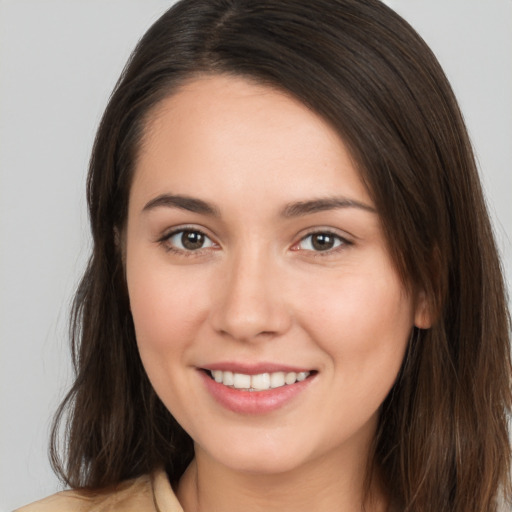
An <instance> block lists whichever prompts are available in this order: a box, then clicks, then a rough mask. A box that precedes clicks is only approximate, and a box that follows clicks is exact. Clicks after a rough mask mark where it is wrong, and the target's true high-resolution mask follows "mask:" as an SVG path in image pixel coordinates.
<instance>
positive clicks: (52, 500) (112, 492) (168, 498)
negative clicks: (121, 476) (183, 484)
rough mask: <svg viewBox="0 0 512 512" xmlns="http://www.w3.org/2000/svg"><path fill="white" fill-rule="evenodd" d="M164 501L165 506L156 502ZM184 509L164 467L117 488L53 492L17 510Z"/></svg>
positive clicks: (125, 511) (146, 511)
mask: <svg viewBox="0 0 512 512" xmlns="http://www.w3.org/2000/svg"><path fill="white" fill-rule="evenodd" d="M157 500H158V501H162V500H163V501H164V502H165V503H166V506H165V508H160V507H159V506H158V504H157V503H156V502H157ZM158 511H161V512H164V511H165V512H182V508H181V507H180V505H179V503H178V500H177V499H176V497H175V496H174V493H173V492H172V489H171V486H170V484H169V482H168V480H167V477H166V476H165V472H163V471H162V470H158V471H155V472H154V473H152V474H151V475H144V476H141V477H139V478H135V479H133V480H127V481H125V482H122V483H120V484H118V485H116V486H114V487H110V488H107V489H101V490H98V491H90V490H85V489H76V490H70V491H63V492H59V493H57V494H53V495H52V496H49V497H47V498H44V499H42V500H40V501H36V502H35V503H32V504H31V505H27V506H26V507H22V508H20V509H18V510H16V511H15V512H158Z"/></svg>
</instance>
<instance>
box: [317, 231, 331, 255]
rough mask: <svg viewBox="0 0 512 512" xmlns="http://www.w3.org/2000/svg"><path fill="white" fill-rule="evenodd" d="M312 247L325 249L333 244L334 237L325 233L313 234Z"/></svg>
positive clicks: (318, 249)
mask: <svg viewBox="0 0 512 512" xmlns="http://www.w3.org/2000/svg"><path fill="white" fill-rule="evenodd" d="M312 244H313V247H314V248H315V249H316V250H317V251H327V250H329V249H332V247H333V246H334V237H333V236H332V235H328V234H325V233H320V234H319V235H314V236H313V240H312Z"/></svg>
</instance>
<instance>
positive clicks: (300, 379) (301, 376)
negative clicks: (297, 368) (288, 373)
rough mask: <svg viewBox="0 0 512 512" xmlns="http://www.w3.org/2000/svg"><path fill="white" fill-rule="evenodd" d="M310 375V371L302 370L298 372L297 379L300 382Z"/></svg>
mask: <svg viewBox="0 0 512 512" xmlns="http://www.w3.org/2000/svg"><path fill="white" fill-rule="evenodd" d="M308 375H309V372H300V373H297V380H298V381H299V382H301V381H303V380H305V379H307V378H308Z"/></svg>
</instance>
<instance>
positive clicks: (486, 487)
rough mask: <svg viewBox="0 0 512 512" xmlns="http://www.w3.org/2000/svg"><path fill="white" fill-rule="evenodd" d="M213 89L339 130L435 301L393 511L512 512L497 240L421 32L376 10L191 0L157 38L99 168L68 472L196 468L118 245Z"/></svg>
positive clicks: (403, 253)
mask: <svg viewBox="0 0 512 512" xmlns="http://www.w3.org/2000/svg"><path fill="white" fill-rule="evenodd" d="M205 73H229V74H235V75H239V76H246V77H250V78H251V79H255V80H257V81H258V82H260V83H264V84H270V85H272V86H274V87H278V88H280V89H282V90H285V91H287V92H288V93H289V94H291V95H293V96H294V97H296V98H298V99H299V100H300V101H302V102H303V103H304V104H306V105H308V106H309V107H310V108H311V109H312V110H314V111H315V112H317V113H318V114H319V115H321V116H323V117H324V118H325V119H326V120H327V121H328V122H330V123H331V124H332V126H333V127H334V128H335V129H336V130H337V132H338V133H339V135H340V137H341V138H342V139H343V141H344V142H345V144H347V146H348V147H349V148H350V150H351V153H352V156H353V158H354V161H355V162H356V163H357V166H358V169H359V172H360V174H361V177H362V179H363V180H364V182H365V183H366V185H367V187H368V189H369V191H370V194H371V195H372V198H373V200H374V203H375V205H376V207H377V209H378V212H379V215H380V218H381V221H382V225H383V226H384V230H385V234H386V237H387V241H388V245H389V250H390V252H391V255H392V258H393V260H394V262H395V265H396V268H397V269H398V271H399V273H400V275H401V277H402V279H403V282H404V283H405V285H406V286H408V287H410V288H412V289H415V290H422V291H423V292H424V293H425V294H426V297H427V299H428V302H429V307H430V309H431V312H432V314H433V316H434V317H435V322H434V325H433V326H432V328H431V329H428V330H419V329H415V331H414V332H413V336H412V337H411V342H410V344H409V347H408V351H407V355H406V358H405V359H404V362H403V365H402V369H401V371H400V374H399V377H398V379H397V381H396V383H395V385H394V387H393V389H392V390H391V392H390V394H389V396H388V397H387V398H386V400H385V402H384V403H383V404H382V408H381V414H380V422H379V428H378V433H377V437H376V439H375V446H374V450H373V452H372V453H373V458H372V461H371V465H370V466H371V467H372V468H377V469H378V472H379V475H380V476H381V478H382V479H383V481H384V484H385V486H386V488H387V492H388V494H389V496H390V500H391V503H392V504H393V505H394V506H395V507H396V508H397V509H399V510H405V511H412V510H414V511H416V512H427V511H432V512H433V511H435V512H471V511H474V512H491V511H495V510H497V509H498V501H499V499H502V500H509V499H511V489H510V463H511V446H510V440H509V436H508V432H507V420H508V418H509V416H508V415H509V414H510V411H511V407H512V391H511V375H512V371H511V357H510V320H509V316H508V312H507V303H506V297H505V291H504V284H503V278H502V272H501V269H500V263H499V259H498V256H497V251H496V247H495V243H494V239H493V233H492V229H491V226H490V222H489V218H488V214H487V211H486V206H485V202H484V198H483V195H482V190H481V186H480V182H479V178H478V174H477V170H476V166H475V161H474V157H473V154H472V149H471V145H470V142H469V139H468V135H467V132H466V129H465V126H464V122H463V119H462V116H461V113H460V111H459V109H458V106H457V102H456V100H455V97H454V95H453V92H452V90H451V88H450V86H449V84H448V82H447V80H446V77H445V75H444V73H443V71H442V69H441V68H440V66H439V63H438V62H437V60H436V58H435V57H434V55H433V54H432V52H431V51H430V50H429V48H428V47H427V45H426V44H425V43H424V42H423V40H422V39H421V38H420V37H419V36H418V35H417V34H416V32H415V31H414V30H413V29H412V28H411V27H410V26H409V25H408V24H407V23H406V22H405V21H404V20H402V19H401V18H400V17H399V16H398V15H397V14H395V13H394V12H393V11H392V10H391V9H389V8H388V7H386V6H385V5H384V4H381V3H380V2H379V1H377V0H315V1H314V2H312V1H311V0H280V1H275V0H182V1H180V2H178V3H177V4H176V5H174V6H173V7H172V8H171V9H170V10H169V11H168V12H167V13H165V14H164V15H163V16H162V17H161V18H160V19H159V20H158V21H157V22H156V23H155V24H154V25H153V26H152V27H151V28H150V29H149V31H148V32H147V33H146V34H145V36H144V37H143V38H142V40H141V41H140V43H139V44H138V46H137V48H136V49H135V51H134V53H133V54H132V56H131V58H130V61H129V62H128V64H127V66H126V68H125V70H124V71H123V74H122V76H121V78H120V79H119V81H118V83H117V85H116V88H115V90H114V92H113V94H112V96H111V99H110V101H109V104H108V106H107V108H106V111H105V113H104V116H103V119H102V121H101V124H100V127H99V129H98V133H97V137H96V141H95V144H94V148H93V153H92V157H91V162H90V171H89V178H88V184H87V199H88V206H89V214H90V221H91V229H92V236H93V253H92V256H91V258H90V261H89V264H88V267H87V270H86V272H85V275H84V277H83V279H82V281H81V284H80V286H79V289H78V292H77V294H76V298H75V302H74V307H73V312H72V326H71V334H72V350H73V360H74V365H75V370H76V380H75V383H74V385H73V387H72V389H71V390H70V392H69V394H68V395H67V397H66V399H65V400H64V402H63V404H62V405H61V407H60V408H59V411H58V413H57V416H56V419H55V424H54V429H53V434H52V449H51V457H52V462H53V465H54V468H55V469H56V471H57V472H58V473H59V474H60V475H61V477H62V478H63V479H64V481H65V482H66V483H67V484H68V485H70V486H72V487H80V486H87V487H102V486H105V485H109V484H113V483H116V482H119V481H121V480H123V479H126V478H130V477H134V476H137V475H140V474H143V473H147V472H149V471H151V470H152V469H154V468H155V467H156V466H159V465H165V467H166V469H167V472H168V474H169V477H170V478H171V480H177V479H179V477H180V476H181V474H182V472H183V470H184V468H185V467H186V466H187V464H188V463H189V462H190V460H191V459H192V457H193V445H192V440H191V439H190V437H189V436H188V435H187V434H186V433H185V432H184V431H183V430H182V429H181V427H180V426H179V425H178V424H177V423H176V421H175V420H174V419H173V417H172V415H171V414H170V412H169V411H168V410H167V409H166V408H165V407H164V406H163V404H162V403H161V402H160V400H159V399H158V397H157V396H156V395H155V393H154V391H153V389H152V388H151V385H150V384H149V381H148V379H147V377H146V374H145V372H144V369H143V367H142V364H141V361H140V358H139V355H138V351H137V346H136V341H135V334H134V329H133V323H132V319H131V315H130V310H129V303H128V296H127V290H126V284H125V281H124V273H123V264H122V258H121V255H120V252H119V250H118V244H117V243H116V239H115V238H116V237H115V233H119V232H122V230H123V228H124V225H125V222H126V216H127V204H128V193H129V189H130V183H131V177H132V174H133V170H134V167H135V163H136V157H137V150H138V147H139V145H140V141H141V138H142V137H143V135H144V124H145V119H147V117H148V115H150V112H151V110H152V108H153V107H154V106H155V105H156V104H157V103H158V102H159V101H160V100H161V99H162V98H164V97H165V96H168V95H169V94H172V92H173V91H175V90H176V88H178V87H179V86H180V84H181V83H183V82H184V81H185V80H189V79H191V78H193V77H194V76H195V75H196V74H205ZM64 420H67V423H66V428H65V429H64V432H63V433H64V446H63V457H62V458H60V457H59V455H58V453H59V448H60V446H59V442H58V441H59V439H60V438H61V436H60V434H61V433H62V431H61V430H60V428H59V426H61V425H62V424H63V422H64ZM64 460H65V462H63V461H64Z"/></svg>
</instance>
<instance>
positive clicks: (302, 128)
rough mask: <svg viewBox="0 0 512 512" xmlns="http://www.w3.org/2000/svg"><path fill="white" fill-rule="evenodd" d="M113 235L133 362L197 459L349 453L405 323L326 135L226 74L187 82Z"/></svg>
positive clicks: (271, 462)
mask: <svg viewBox="0 0 512 512" xmlns="http://www.w3.org/2000/svg"><path fill="white" fill-rule="evenodd" d="M125 235H126V236H125V243H126V246H125V251H126V276H127V282H128V289H129V296H130V304H131V311H132V314H133V320H134V323H135V330H136V335H137V342H138V346H139V350H140V355H141V358H142V361H143V364H144V366H145V369H146V371H147V374H148V376H149V378H150V380H151V382H152V384H153V386H154V388H155V390H156V392H157V394H158V395H159V396H160V398H161V399H162V401H163V402H164V403H165V405H166V406H167V408H168V409H169V410H170V411H171V412H172V414H173V415H174V416H175V418H176V419H177V421H178V422H179V423H180V424H181V425H182V426H183V427H184V429H185V430H186V431H187V432H188V433H189V434H190V435H191V437H192V438H193V439H194V441H195V443H196V453H197V454H198V456H202V457H205V458H208V459H209V460H211V461H214V462H215V463H218V464H221V465H223V466H224V467H228V468H231V469H234V470H237V471H251V472H263V473H268V472H282V471H287V470H292V469H294V468H297V467H300V466H301V465H304V464H307V463H308V462H312V461H322V460H331V461H333V460H334V461H336V460H337V461H347V460H351V459H353V460H358V459H359V460H362V459H363V458H364V456H365V455H366V454H367V450H368V446H369V443H370V442H371V439H372V437H373V435H374V432H375V427H376V422H377V415H378V408H379V406H380V404H381V403H382V401H383V400H384V398H385V396H386V395H387V393H388V391H389V390H390V388H391V386H392V384H393V382H394V380H395V378H396V376H397V373H398V371H399V368H400V365H401V362H402V359H403V356H404V352H405V349H406V345H407V341H408V338H409V335H410V332H411V329H412V326H413V324H414V322H415V321H417V320H418V319H419V318H418V314H417V313H416V312H415V308H414V302H415V301H414V298H413V297H411V296H410V295H409V294H408V293H407V292H406V291H405V289H404V287H403V286H402V283H401V281H400V279H399V277H398V276H397V273H396V271H395V269H394V267H393V263H392V261H391V260H390V257H389V254H388V251H387V248H386V242H385V239H384V236H383V232H382V229H381V225H380V222H379V216H378V214H377V213H376V211H375V210H374V205H373V204H372V201H371V199H370V197H369V195H368V193H367V190H366V189H365V187H364V186H363V184H362V182H361V180H360V178H359V176H358V173H357V171H356V169H355V167H354V164H353V162H352V161H351V159H350V156H349V154H348V152H347V150H346V148H345V147H344V145H343V143H342V141H341V140H340V139H339V137H338V136H337V134H336V133H335V132H334V130H333V129H332V128H330V127H329V126H328V125H327V124H326V123H325V122H324V121H323V120H322V119H320V118H319V117H318V116H317V115H316V114H314V113H313V112H311V111H310V110H309V109H308V108H306V107H305V106H304V105H302V104H301V103H300V102H298V101H296V100H294V99H292V98H290V97H289V96H287V95H285V94H283V93H281V92H278V91H276V90H273V89H271V88H268V87H265V86H261V85H255V84H254V83H251V82H249V81H246V80H244V79H242V78H234V77H227V76H213V77H204V78H201V79H197V80H195V81H193V82H191V83H189V84H188V85H186V86H184V87H182V88H181V89H180V90H179V91H178V92H177V93H176V94H174V95H172V96H171V97H169V98H167V99H166V100H164V101H163V102H162V103H161V104H160V105H159V106H158V107H157V109H156V110H155V111H154V113H153V114H152V116H151V119H150V122H149V124H148V126H147V131H146V134H145V138H144V141H143V145H142V149H141V152H140V155H139V159H138V161H137V166H136V171H135V176H134V181H133V185H132V189H131V194H130V201H129V214H128V224H127V230H126V234H125Z"/></svg>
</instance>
